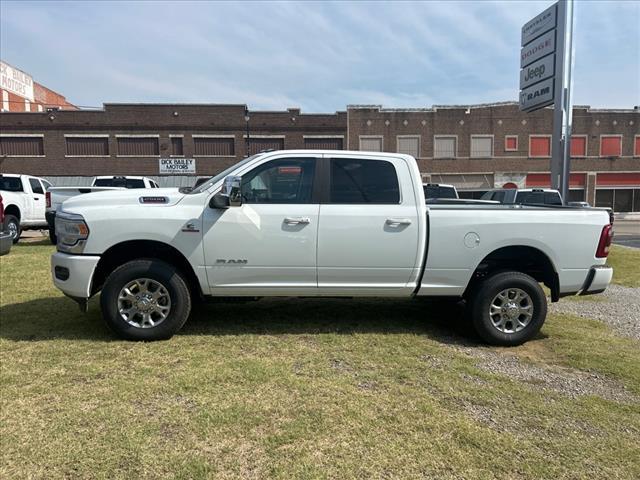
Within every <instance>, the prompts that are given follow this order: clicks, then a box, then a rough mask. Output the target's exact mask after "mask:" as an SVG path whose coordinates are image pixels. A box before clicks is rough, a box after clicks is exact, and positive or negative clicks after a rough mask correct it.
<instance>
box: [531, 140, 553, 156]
mask: <svg viewBox="0 0 640 480" xmlns="http://www.w3.org/2000/svg"><path fill="white" fill-rule="evenodd" d="M529 156H530V157H550V156H551V137H530V138H529Z"/></svg>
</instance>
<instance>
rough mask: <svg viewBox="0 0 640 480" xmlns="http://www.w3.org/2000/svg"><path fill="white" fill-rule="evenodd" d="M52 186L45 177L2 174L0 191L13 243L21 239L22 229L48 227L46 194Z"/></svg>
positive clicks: (6, 227)
mask: <svg viewBox="0 0 640 480" xmlns="http://www.w3.org/2000/svg"><path fill="white" fill-rule="evenodd" d="M50 187H51V184H50V183H49V182H48V181H46V180H45V179H44V178H38V177H32V176H30V175H16V174H11V173H2V174H0V192H2V198H3V201H4V210H5V212H4V213H5V220H4V226H5V229H6V230H7V231H8V232H9V234H10V235H11V238H12V239H13V243H17V242H18V240H20V233H21V232H22V230H28V229H36V228H46V227H47V222H46V220H45V194H46V191H47V190H48V189H49V188H50ZM0 230H1V229H0Z"/></svg>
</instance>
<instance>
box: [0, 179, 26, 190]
mask: <svg viewBox="0 0 640 480" xmlns="http://www.w3.org/2000/svg"><path fill="white" fill-rule="evenodd" d="M0 190H4V191H5V192H22V191H23V188H22V180H20V178H19V177H0Z"/></svg>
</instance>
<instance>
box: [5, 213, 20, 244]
mask: <svg viewBox="0 0 640 480" xmlns="http://www.w3.org/2000/svg"><path fill="white" fill-rule="evenodd" d="M4 231H5V232H9V233H12V237H13V240H12V241H13V243H18V240H20V235H21V234H22V229H21V228H20V220H18V217H16V216H15V215H5V217H4ZM13 232H15V235H13Z"/></svg>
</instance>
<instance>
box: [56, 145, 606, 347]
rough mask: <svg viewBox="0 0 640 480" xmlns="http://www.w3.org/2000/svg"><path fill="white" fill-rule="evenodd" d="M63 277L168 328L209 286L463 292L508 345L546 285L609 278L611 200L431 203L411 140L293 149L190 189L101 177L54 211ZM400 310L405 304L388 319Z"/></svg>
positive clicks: (278, 291) (276, 291) (258, 293)
mask: <svg viewBox="0 0 640 480" xmlns="http://www.w3.org/2000/svg"><path fill="white" fill-rule="evenodd" d="M56 233H57V235H58V252H57V253H55V254H54V255H53V256H52V258H51V270H52V276H53V281H54V283H55V285H56V286H57V287H58V288H59V289H60V290H62V291H63V292H64V293H65V294H66V295H68V296H69V297H72V298H74V299H75V300H76V301H78V303H79V304H80V305H81V307H82V308H85V309H86V304H87V301H88V299H89V298H90V297H91V296H92V295H94V294H96V293H97V292H99V291H102V294H101V299H100V301H101V308H102V312H103V316H104V319H105V320H106V322H107V324H108V325H109V326H110V327H111V328H112V329H113V330H114V331H115V333H116V334H118V335H119V336H121V337H123V338H127V339H135V340H157V339H166V338H169V337H171V336H172V335H173V334H175V333H176V332H177V331H178V330H179V329H180V328H181V327H182V326H183V325H184V323H185V322H186V321H187V318H188V317H189V314H190V311H191V306H192V303H193V301H194V300H196V299H198V298H199V297H206V296H214V297H239V296H240V297H268V296H287V297H288V296H305V297H308V296H319V297H321V296H328V297H336V296H344V297H355V296H376V297H414V296H431V297H455V298H463V299H465V300H466V301H467V303H468V306H467V308H468V311H469V313H470V318H471V319H472V321H473V324H474V326H475V328H476V330H477V332H478V334H479V335H480V336H481V337H482V338H483V339H484V340H485V341H487V342H489V343H492V344H497V345H517V344H520V343H523V342H525V341H527V340H528V339H530V338H532V336H534V335H535V334H536V333H537V332H538V330H539V329H540V328H541V326H542V324H543V322H544V320H545V317H546V313H547V300H546V296H545V293H544V291H543V290H542V288H541V287H540V283H544V284H545V285H546V286H547V287H548V288H549V290H550V292H551V299H552V301H557V300H558V299H559V298H560V297H562V296H564V295H574V294H580V295H585V294H590V293H598V292H602V291H604V290H605V288H606V287H607V285H608V284H609V282H610V281H611V277H612V269H611V268H610V267H608V266H606V265H605V263H606V257H607V254H608V249H609V245H610V242H611V239H612V235H613V231H612V226H611V225H610V221H609V215H608V213H607V212H606V211H604V210H599V209H582V208H571V207H543V206H542V207H537V206H536V207H529V206H522V205H495V204H490V205H486V204H480V205H460V204H457V205H446V204H443V205H435V206H428V205H426V204H425V197H424V192H423V188H422V183H421V180H420V172H419V170H418V167H417V165H416V161H415V159H414V158H413V157H411V156H408V155H403V154H391V153H367V152H348V151H325V150H322V151H313V150H300V151H296V150H291V151H275V152H266V153H261V154H258V155H255V156H252V157H249V158H246V159H244V160H242V161H241V162H239V163H238V164H236V165H234V166H233V167H231V168H229V169H227V170H225V171H224V172H222V173H220V174H218V175H216V176H215V177H213V178H211V179H210V180H209V181H208V182H206V183H204V184H202V185H200V186H199V187H197V188H195V189H193V190H191V191H189V192H180V191H179V190H177V189H158V190H154V191H152V192H149V193H147V192H141V191H139V190H138V191H136V190H126V191H120V192H110V193H108V194H103V193H95V194H91V195H86V196H80V197H76V198H73V199H70V200H68V201H67V202H65V203H64V205H63V206H62V210H61V211H60V212H59V213H58V217H57V220H56ZM389 321H393V319H389Z"/></svg>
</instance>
